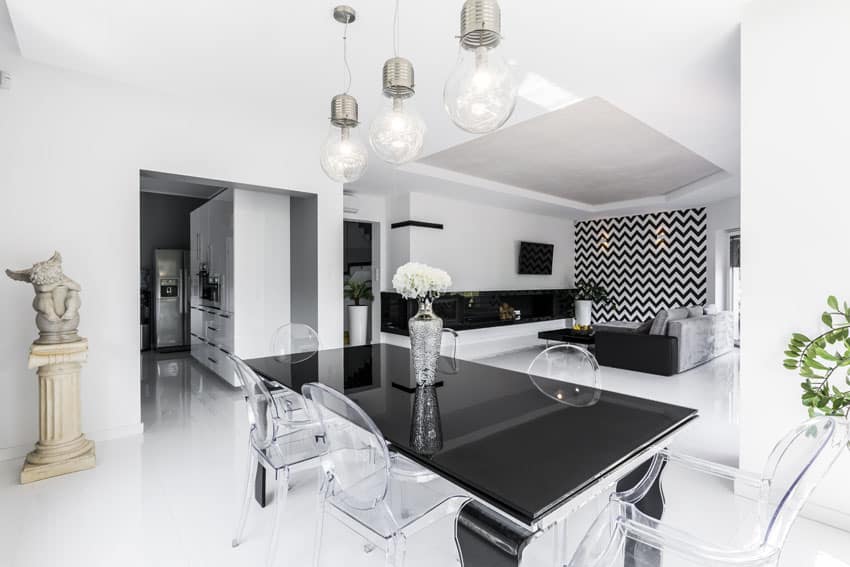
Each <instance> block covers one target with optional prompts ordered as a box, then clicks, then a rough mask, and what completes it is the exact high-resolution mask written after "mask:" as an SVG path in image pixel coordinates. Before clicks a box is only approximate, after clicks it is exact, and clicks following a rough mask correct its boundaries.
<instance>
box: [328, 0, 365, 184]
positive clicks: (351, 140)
mask: <svg viewBox="0 0 850 567" xmlns="http://www.w3.org/2000/svg"><path fill="white" fill-rule="evenodd" d="M333 17H334V20H336V21H337V22H339V23H341V24H344V25H345V33H344V34H343V36H342V45H343V48H342V60H343V63H344V65H345V71H346V75H347V82H346V86H345V92H343V93H342V94H338V95H336V96H335V97H333V98H332V99H331V126H330V129H329V131H328V136H327V138H325V141H324V142H322V147H321V148H320V150H319V163H321V165H322V170H323V171H324V172H325V175H327V176H328V177H330V178H331V179H333V180H334V181H336V182H338V183H351V182H353V181H357V180H358V179H360V177H362V175H363V173H364V172H365V171H366V166H367V164H368V162H369V153H368V152H367V151H366V146H365V145H363V142H361V141H360V139H359V138H358V136H357V135H356V128H357V125H358V124H359V123H360V122H359V118H358V110H357V99H355V98H354V97H353V96H351V95H350V94H348V90H349V89H350V88H351V69H350V68H349V66H348V51H347V43H346V42H347V41H348V25H349V24H351V23H352V22H353V21H354V20H355V19H356V18H357V14H356V13H355V11H354V8H352V7H351V6H346V5H344V4H343V5H340V6H337V7H336V8H334V11H333Z"/></svg>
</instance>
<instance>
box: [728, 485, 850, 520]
mask: <svg viewBox="0 0 850 567" xmlns="http://www.w3.org/2000/svg"><path fill="white" fill-rule="evenodd" d="M735 493H736V494H738V495H739V496H743V497H744V498H749V499H750V500H757V499H758V490H757V489H756V488H754V487H751V486H749V485H746V484H743V483H735ZM800 516H802V517H803V518H806V519H807V520H812V521H813V522H818V523H821V524H825V525H827V526H830V527H833V528H838V529H839V530H844V531H845V532H850V514H848V513H847V512H844V511H842V510H836V509H835V508H830V507H828V506H823V505H821V504H815V503H813V502H809V503H808V504H806V505H805V506H803V510H802V511H801V512H800Z"/></svg>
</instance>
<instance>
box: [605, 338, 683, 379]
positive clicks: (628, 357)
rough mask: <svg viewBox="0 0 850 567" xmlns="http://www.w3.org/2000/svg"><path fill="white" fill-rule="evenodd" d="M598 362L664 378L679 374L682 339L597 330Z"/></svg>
mask: <svg viewBox="0 0 850 567" xmlns="http://www.w3.org/2000/svg"><path fill="white" fill-rule="evenodd" d="M595 340H596V350H595V353H596V360H597V361H599V364H601V365H602V366H613V367H614V368H624V369H626V370H635V371H637V372H648V373H650V374H660V375H662V376H672V375H674V374H676V373H677V371H678V365H679V339H678V338H676V337H670V336H666V335H647V334H644V333H629V332H617V331H603V330H601V329H600V330H598V331H596V333H595Z"/></svg>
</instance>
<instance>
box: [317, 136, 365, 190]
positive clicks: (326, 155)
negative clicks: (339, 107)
mask: <svg viewBox="0 0 850 567" xmlns="http://www.w3.org/2000/svg"><path fill="white" fill-rule="evenodd" d="M320 155H321V164H322V169H323V170H324V172H325V174H326V175H327V176H328V177H330V178H331V179H333V180H334V181H336V182H338V183H352V182H353V181H357V180H358V179H360V177H362V176H363V173H364V172H365V171H366V165H367V164H368V161H369V159H368V158H369V154H368V152H367V151H366V146H365V145H364V144H363V142H361V141H360V139H359V138H358V137H357V136H356V135H355V134H354V133H353V132H352V131H351V129H350V128H337V127H336V126H331V127H330V131H329V132H328V137H327V138H326V139H325V141H324V143H323V144H322V150H321V154H320Z"/></svg>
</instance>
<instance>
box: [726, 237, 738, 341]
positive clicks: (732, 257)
mask: <svg viewBox="0 0 850 567" xmlns="http://www.w3.org/2000/svg"><path fill="white" fill-rule="evenodd" d="M727 277H728V281H729V285H727V286H726V289H727V290H728V292H727V293H728V297H727V298H726V304H727V305H728V306H729V308H730V309H731V311H732V314H733V316H734V321H735V330H734V333H735V346H740V345H741V231H740V230H734V231H732V232H730V233H729V269H728V275H727Z"/></svg>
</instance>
